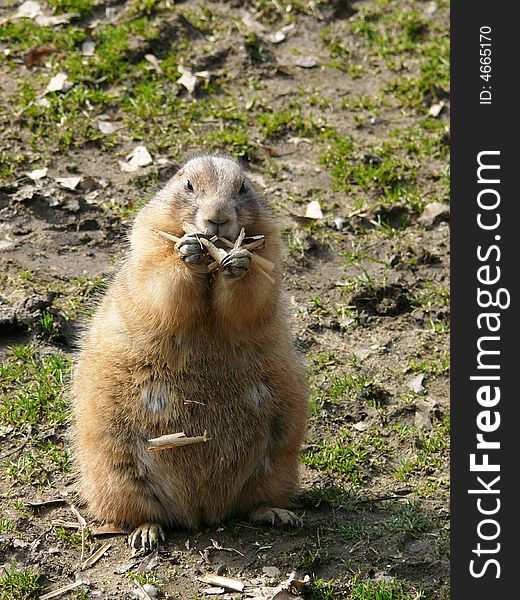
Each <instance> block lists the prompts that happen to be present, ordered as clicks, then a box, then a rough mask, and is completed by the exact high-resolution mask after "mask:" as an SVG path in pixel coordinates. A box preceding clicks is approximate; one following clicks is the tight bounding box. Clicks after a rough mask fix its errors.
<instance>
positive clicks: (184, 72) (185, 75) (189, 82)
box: [177, 65, 197, 96]
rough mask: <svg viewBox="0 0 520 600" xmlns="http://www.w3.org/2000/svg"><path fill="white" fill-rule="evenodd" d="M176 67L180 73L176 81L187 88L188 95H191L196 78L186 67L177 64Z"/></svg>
mask: <svg viewBox="0 0 520 600" xmlns="http://www.w3.org/2000/svg"><path fill="white" fill-rule="evenodd" d="M177 68H178V70H179V73H181V76H180V77H179V79H177V83H178V84H180V85H182V86H184V87H185V88H186V89H187V90H188V94H189V95H190V96H191V95H193V92H194V91H195V86H196V85H197V78H196V77H195V75H194V74H193V73H192V72H191V71H188V69H185V68H184V67H183V66H182V65H179V66H178V67H177Z"/></svg>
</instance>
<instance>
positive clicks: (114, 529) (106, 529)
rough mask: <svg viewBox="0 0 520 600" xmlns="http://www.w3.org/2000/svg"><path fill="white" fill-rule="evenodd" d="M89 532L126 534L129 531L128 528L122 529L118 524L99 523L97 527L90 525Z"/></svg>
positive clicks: (93, 533) (96, 533)
mask: <svg viewBox="0 0 520 600" xmlns="http://www.w3.org/2000/svg"><path fill="white" fill-rule="evenodd" d="M90 531H91V533H92V535H94V536H97V535H128V534H129V533H131V531H130V529H123V528H122V527H119V526H118V525H113V524H111V523H108V524H107V525H100V526H99V527H92V528H91V530H90Z"/></svg>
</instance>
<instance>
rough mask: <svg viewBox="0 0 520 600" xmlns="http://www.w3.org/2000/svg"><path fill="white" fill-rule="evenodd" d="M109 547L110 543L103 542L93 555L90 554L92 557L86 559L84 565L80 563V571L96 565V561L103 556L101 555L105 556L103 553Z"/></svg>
mask: <svg viewBox="0 0 520 600" xmlns="http://www.w3.org/2000/svg"><path fill="white" fill-rule="evenodd" d="M110 546H112V544H111V543H110V542H105V543H104V544H103V545H102V546H100V547H99V548H98V549H97V550H96V551H95V552H94V554H92V556H90V557H89V558H87V560H86V561H85V562H84V563H82V565H81V570H82V571H84V570H85V569H88V568H89V567H91V566H92V565H95V564H96V563H97V561H98V560H99V559H100V558H101V557H102V556H103V554H105V552H106V551H107V550H108V549H109V548H110Z"/></svg>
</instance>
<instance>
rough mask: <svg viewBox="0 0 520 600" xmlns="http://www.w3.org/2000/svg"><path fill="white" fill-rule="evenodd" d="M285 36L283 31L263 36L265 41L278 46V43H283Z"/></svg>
mask: <svg viewBox="0 0 520 600" xmlns="http://www.w3.org/2000/svg"><path fill="white" fill-rule="evenodd" d="M286 38H287V36H286V35H285V33H284V32H283V31H275V32H274V33H269V34H267V35H266V36H265V39H266V40H267V41H268V42H271V44H279V43H280V42H283V41H285V39H286Z"/></svg>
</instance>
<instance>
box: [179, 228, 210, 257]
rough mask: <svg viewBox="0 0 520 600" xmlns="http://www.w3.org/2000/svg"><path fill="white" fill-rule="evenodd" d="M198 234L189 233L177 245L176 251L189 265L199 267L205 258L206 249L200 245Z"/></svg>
mask: <svg viewBox="0 0 520 600" xmlns="http://www.w3.org/2000/svg"><path fill="white" fill-rule="evenodd" d="M198 235H199V234H198V233H187V234H186V235H184V236H182V237H181V239H180V240H179V241H178V242H177V243H176V244H175V250H177V253H178V254H179V256H180V257H181V258H182V260H183V261H184V262H186V263H188V264H194V265H198V264H200V263H201V262H202V260H203V258H204V252H205V248H204V246H203V245H202V244H201V243H200V240H199V237H198Z"/></svg>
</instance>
